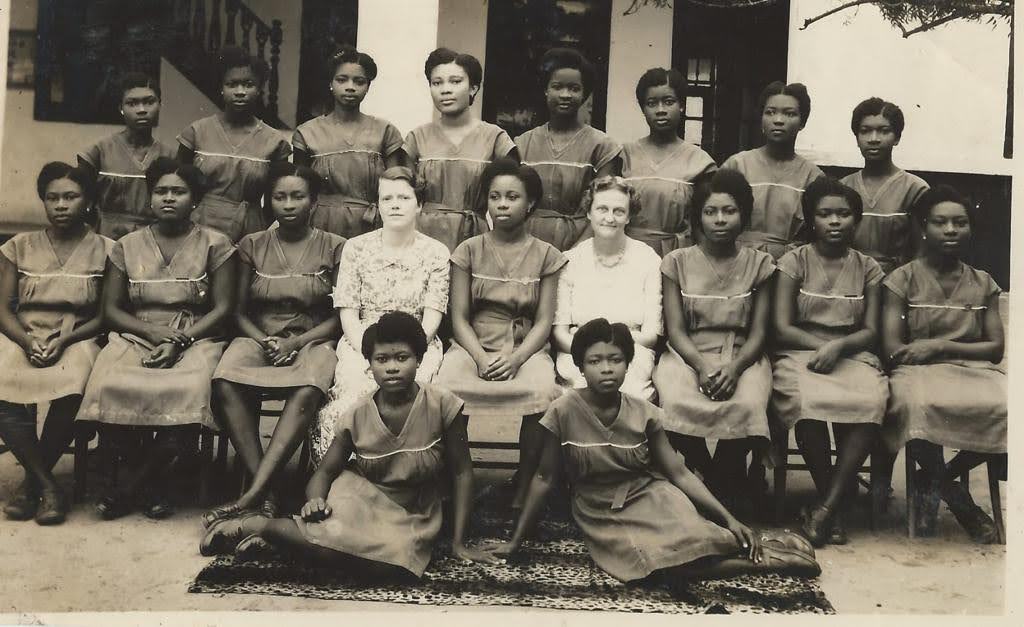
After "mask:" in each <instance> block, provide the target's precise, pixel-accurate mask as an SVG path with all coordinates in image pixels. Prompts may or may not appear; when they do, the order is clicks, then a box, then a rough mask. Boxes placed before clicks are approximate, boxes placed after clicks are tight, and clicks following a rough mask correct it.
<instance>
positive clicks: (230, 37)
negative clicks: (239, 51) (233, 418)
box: [224, 0, 239, 46]
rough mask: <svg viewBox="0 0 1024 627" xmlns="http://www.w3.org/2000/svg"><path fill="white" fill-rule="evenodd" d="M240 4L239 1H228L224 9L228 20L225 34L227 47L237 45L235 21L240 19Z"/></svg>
mask: <svg viewBox="0 0 1024 627" xmlns="http://www.w3.org/2000/svg"><path fill="white" fill-rule="evenodd" d="M238 2H239V0H227V4H226V5H225V7H224V12H225V13H226V14H227V18H228V24H227V30H226V31H225V32H224V45H225V46H234V45H235V20H236V19H238Z"/></svg>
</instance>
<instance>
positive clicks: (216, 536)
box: [199, 513, 259, 557]
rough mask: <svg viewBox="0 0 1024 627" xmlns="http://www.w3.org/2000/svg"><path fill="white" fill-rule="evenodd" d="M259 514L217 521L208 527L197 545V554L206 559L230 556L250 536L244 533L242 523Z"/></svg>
mask: <svg viewBox="0 0 1024 627" xmlns="http://www.w3.org/2000/svg"><path fill="white" fill-rule="evenodd" d="M255 516H259V514H252V513H249V514H246V515H244V516H240V517H238V518H226V519H222V520H218V521H217V522H215V523H213V524H212V525H210V528H209V529H207V530H206V535H205V536H203V539H202V541H201V542H200V543H199V554H200V555H205V556H207V557H210V556H213V555H230V554H231V553H234V552H235V549H236V548H238V545H239V544H240V543H241V542H242V540H244V539H246V538H247V537H249V536H250V535H251V534H247V533H246V532H245V528H244V527H243V523H244V522H245V521H246V520H248V519H249V518H253V517H255Z"/></svg>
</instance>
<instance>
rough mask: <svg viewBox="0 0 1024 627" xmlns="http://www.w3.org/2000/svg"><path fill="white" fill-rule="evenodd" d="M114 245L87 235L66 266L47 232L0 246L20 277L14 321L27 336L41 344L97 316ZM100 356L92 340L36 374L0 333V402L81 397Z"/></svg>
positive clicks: (69, 349) (22, 235) (66, 349)
mask: <svg viewBox="0 0 1024 627" xmlns="http://www.w3.org/2000/svg"><path fill="white" fill-rule="evenodd" d="M113 245H114V242H112V241H111V240H109V239H107V238H106V237H103V236H102V235H97V234H96V233H94V232H93V231H91V230H90V231H88V232H87V233H86V234H85V236H84V237H82V240H81V241H80V242H79V243H78V245H77V246H76V247H75V249H74V251H72V253H71V255H70V256H69V257H68V258H67V260H66V261H65V262H64V263H61V261H60V259H59V258H58V257H57V253H56V252H55V251H54V249H53V245H52V244H51V243H50V237H49V236H48V235H47V234H46V231H32V232H29V233H19V234H18V235H15V236H14V237H12V238H11V239H9V240H7V241H6V242H4V244H3V246H0V255H3V256H4V257H6V258H7V260H8V261H10V262H11V265H13V266H14V267H15V269H16V270H17V273H18V307H17V310H16V312H15V315H16V316H17V318H18V322H19V323H21V326H22V328H23V329H25V332H26V333H28V334H29V335H31V336H32V337H33V338H35V339H38V340H41V341H44V342H45V341H49V340H50V339H51V338H53V337H55V336H60V335H67V334H69V333H71V332H72V331H73V330H74V329H75V328H76V327H79V326H81V325H82V324H84V323H86V322H88V321H89V320H90V319H91V318H92V317H94V316H95V315H96V312H97V310H98V308H99V306H100V303H99V297H100V286H101V285H102V284H103V268H104V266H105V265H106V263H107V253H108V252H109V251H110V248H111V247H112V246H113ZM99 352H100V347H99V344H97V343H96V340H95V339H88V340H82V341H81V342H75V343H74V344H71V345H70V346H66V347H64V353H63V354H62V355H61V356H60V359H58V360H57V362H56V363H54V364H53V365H52V366H47V367H45V368H36V367H35V366H33V365H32V364H31V363H29V361H28V357H26V356H25V351H23V350H21V347H19V346H18V345H17V344H15V343H14V342H13V341H12V340H11V339H10V338H8V337H7V336H6V335H4V334H3V333H0V364H3V367H2V368H0V400H3V401H7V402H9V403H24V404H30V403H42V402H46V401H51V400H54V399H58V398H63V397H65V396H75V395H79V394H81V393H82V391H83V390H84V389H85V383H86V381H88V379H89V373H90V372H91V371H92V366H93V362H94V361H96V355H97V354H98V353H99Z"/></svg>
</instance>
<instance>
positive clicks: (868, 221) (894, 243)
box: [842, 170, 928, 274]
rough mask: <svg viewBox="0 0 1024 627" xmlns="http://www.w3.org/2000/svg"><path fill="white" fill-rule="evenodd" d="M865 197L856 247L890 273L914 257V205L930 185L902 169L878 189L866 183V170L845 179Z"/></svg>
mask: <svg viewBox="0 0 1024 627" xmlns="http://www.w3.org/2000/svg"><path fill="white" fill-rule="evenodd" d="M842 182H843V183H845V184H846V185H849V186H850V187H852V188H853V189H855V190H857V193H859V194H860V197H861V198H862V199H863V200H864V217H863V219H861V221H860V226H858V227H857V235H856V237H855V238H854V240H853V247H854V248H856V249H857V250H859V251H861V252H862V253H864V254H865V255H870V256H871V257H872V258H873V259H874V260H875V261H877V262H878V264H879V265H880V266H881V267H882V271H883V272H885V273H886V274H888V273H890V272H892V271H893V270H895V269H896V268H898V267H899V266H901V265H903V264H904V263H906V262H908V261H910V260H911V259H913V258H914V254H915V252H916V250H917V246H916V245H917V242H914V241H913V240H912V239H911V225H912V222H913V219H912V218H911V216H910V209H911V207H913V206H914V203H916V202H917V199H918V198H920V197H921V194H923V193H924V192H925V190H927V189H928V183H925V182H924V179H922V178H920V177H918V176H915V175H913V174H911V173H910V172H906V171H904V170H899V171H898V172H896V173H895V174H893V175H892V176H891V177H889V179H888V180H886V182H885V183H883V184H882V186H881V187H879V188H878V191H876V192H875V194H874V196H872V195H871V194H869V193H868V191H867V189H866V188H865V187H864V176H863V171H857V172H854V173H853V174H851V175H849V176H847V177H845V178H844V179H842Z"/></svg>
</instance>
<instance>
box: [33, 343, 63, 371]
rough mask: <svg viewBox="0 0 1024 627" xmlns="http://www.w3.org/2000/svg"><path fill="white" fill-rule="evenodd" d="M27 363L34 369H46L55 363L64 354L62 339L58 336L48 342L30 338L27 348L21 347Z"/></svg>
mask: <svg viewBox="0 0 1024 627" xmlns="http://www.w3.org/2000/svg"><path fill="white" fill-rule="evenodd" d="M23 350H24V351H25V356H26V357H28V363H30V364H32V365H33V366H35V367H36V368H46V367H48V366H52V365H53V364H55V363H57V360H58V359H60V356H61V355H62V354H63V353H64V339H63V338H61V337H60V336H59V335H58V336H54V337H51V338H50V339H48V340H40V339H37V338H32V341H31V342H29V344H28V345H27V346H24V347H23Z"/></svg>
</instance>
